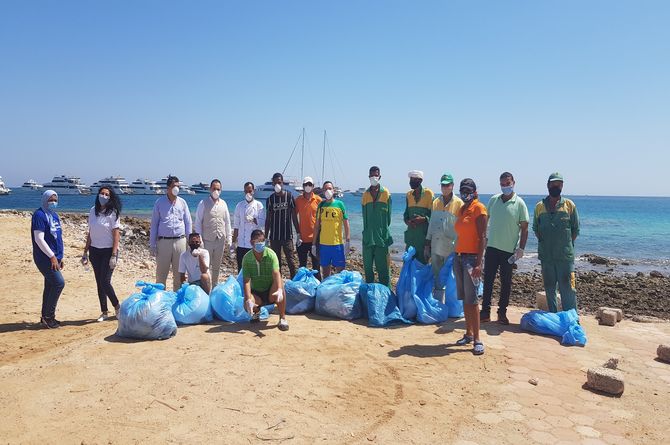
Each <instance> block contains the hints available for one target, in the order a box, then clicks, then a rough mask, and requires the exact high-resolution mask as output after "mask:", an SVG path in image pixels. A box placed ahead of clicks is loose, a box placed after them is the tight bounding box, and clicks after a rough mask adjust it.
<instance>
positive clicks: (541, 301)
mask: <svg viewBox="0 0 670 445" xmlns="http://www.w3.org/2000/svg"><path fill="white" fill-rule="evenodd" d="M556 305H557V306H558V310H559V311H562V310H563V306H562V305H561V294H560V293H558V292H556ZM535 306H536V307H537V308H538V309H539V310H541V311H548V310H549V306H548V305H547V294H546V292H545V291H540V292H538V293H536V294H535Z"/></svg>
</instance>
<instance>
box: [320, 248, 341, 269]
mask: <svg viewBox="0 0 670 445" xmlns="http://www.w3.org/2000/svg"><path fill="white" fill-rule="evenodd" d="M319 263H321V267H323V266H333V267H341V268H344V267H345V266H346V265H347V262H346V259H345V258H344V244H338V245H336V246H328V245H326V244H319Z"/></svg>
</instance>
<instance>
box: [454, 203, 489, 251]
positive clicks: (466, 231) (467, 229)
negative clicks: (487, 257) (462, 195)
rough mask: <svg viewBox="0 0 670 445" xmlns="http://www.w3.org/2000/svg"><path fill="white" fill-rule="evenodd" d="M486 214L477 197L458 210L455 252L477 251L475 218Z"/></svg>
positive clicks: (455, 226)
mask: <svg viewBox="0 0 670 445" xmlns="http://www.w3.org/2000/svg"><path fill="white" fill-rule="evenodd" d="M480 215H487V213H486V206H485V205H484V204H482V203H481V202H479V199H475V200H474V201H472V204H470V205H469V206H468V207H467V208H466V207H465V205H463V207H461V209H460V210H459V211H458V218H457V219H456V224H455V225H454V229H455V230H456V248H455V249H454V250H455V252H456V253H473V254H477V253H479V242H480V240H479V234H478V233H477V223H476V221H477V218H478V217H479V216H480Z"/></svg>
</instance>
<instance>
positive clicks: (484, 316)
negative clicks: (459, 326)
mask: <svg viewBox="0 0 670 445" xmlns="http://www.w3.org/2000/svg"><path fill="white" fill-rule="evenodd" d="M489 321H491V315H490V314H486V313H484V312H480V313H479V322H480V323H486V322H489Z"/></svg>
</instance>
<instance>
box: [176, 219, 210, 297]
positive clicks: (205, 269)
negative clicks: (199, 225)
mask: <svg viewBox="0 0 670 445" xmlns="http://www.w3.org/2000/svg"><path fill="white" fill-rule="evenodd" d="M200 246H202V239H201V238H200V234H199V233H195V232H193V233H191V234H190V235H189V236H188V247H189V249H188V250H186V252H184V253H182V254H181V256H180V257H179V276H180V277H181V283H182V284H183V283H184V282H186V277H187V275H188V284H195V285H196V286H200V287H201V288H202V290H204V291H205V292H207V293H208V294H209V292H210V291H211V290H212V279H211V277H210V275H209V252H208V251H207V250H206V249H203V248H201V247H200Z"/></svg>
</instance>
